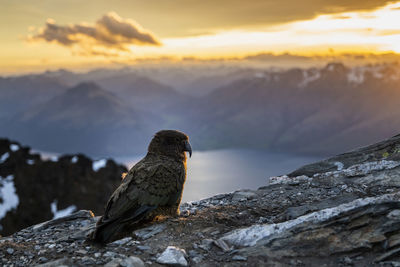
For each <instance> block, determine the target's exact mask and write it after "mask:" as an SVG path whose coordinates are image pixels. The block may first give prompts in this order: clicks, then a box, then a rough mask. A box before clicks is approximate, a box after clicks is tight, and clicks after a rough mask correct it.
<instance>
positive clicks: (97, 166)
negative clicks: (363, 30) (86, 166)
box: [92, 159, 107, 172]
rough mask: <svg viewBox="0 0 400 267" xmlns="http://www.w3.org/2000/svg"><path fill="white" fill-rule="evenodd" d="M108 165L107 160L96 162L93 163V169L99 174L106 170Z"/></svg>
mask: <svg viewBox="0 0 400 267" xmlns="http://www.w3.org/2000/svg"><path fill="white" fill-rule="evenodd" d="M106 164H107V160H106V159H100V160H95V161H93V164H92V169H93V170H94V171H95V172H97V171H98V170H100V169H101V168H104V167H105V166H106Z"/></svg>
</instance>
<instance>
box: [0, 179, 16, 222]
mask: <svg viewBox="0 0 400 267" xmlns="http://www.w3.org/2000/svg"><path fill="white" fill-rule="evenodd" d="M0 186H1V187H0V197H1V198H2V199H3V202H2V203H0V219H2V218H4V216H5V215H6V214H7V212H8V211H10V210H13V209H15V208H16V207H18V204H19V198H18V195H17V193H16V191H17V190H16V188H15V185H14V176H13V175H8V176H7V177H6V178H3V177H1V176H0Z"/></svg>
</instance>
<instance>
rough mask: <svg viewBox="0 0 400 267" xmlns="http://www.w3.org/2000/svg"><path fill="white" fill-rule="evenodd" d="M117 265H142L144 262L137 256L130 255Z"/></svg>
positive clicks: (136, 266) (128, 266)
mask: <svg viewBox="0 0 400 267" xmlns="http://www.w3.org/2000/svg"><path fill="white" fill-rule="evenodd" d="M119 265H120V266H122V267H144V262H143V261H142V260H141V259H140V258H138V257H134V256H130V257H128V258H126V259H123V260H122V261H121V262H120V263H119Z"/></svg>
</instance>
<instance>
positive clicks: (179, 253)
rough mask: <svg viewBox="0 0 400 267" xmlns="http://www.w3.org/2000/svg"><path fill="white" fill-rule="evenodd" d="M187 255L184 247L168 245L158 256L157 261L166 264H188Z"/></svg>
mask: <svg viewBox="0 0 400 267" xmlns="http://www.w3.org/2000/svg"><path fill="white" fill-rule="evenodd" d="M185 256H186V252H185V250H184V249H180V248H177V247H174V246H168V247H167V248H166V249H165V250H164V252H163V253H162V254H161V255H160V256H159V257H158V258H157V262H158V263H160V264H166V265H174V266H188V262H187V261H186V258H185Z"/></svg>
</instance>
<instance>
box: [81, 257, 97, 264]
mask: <svg viewBox="0 0 400 267" xmlns="http://www.w3.org/2000/svg"><path fill="white" fill-rule="evenodd" d="M95 263H96V261H95V260H94V259H93V258H91V257H88V256H85V257H83V258H82V264H84V265H95Z"/></svg>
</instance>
